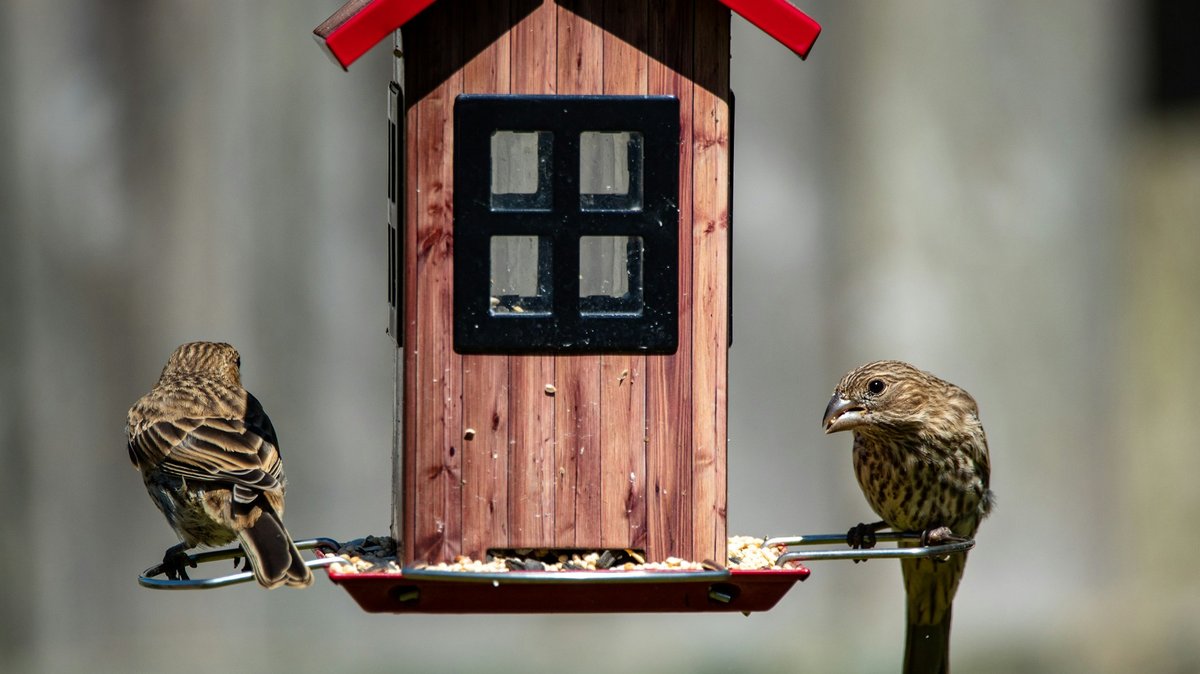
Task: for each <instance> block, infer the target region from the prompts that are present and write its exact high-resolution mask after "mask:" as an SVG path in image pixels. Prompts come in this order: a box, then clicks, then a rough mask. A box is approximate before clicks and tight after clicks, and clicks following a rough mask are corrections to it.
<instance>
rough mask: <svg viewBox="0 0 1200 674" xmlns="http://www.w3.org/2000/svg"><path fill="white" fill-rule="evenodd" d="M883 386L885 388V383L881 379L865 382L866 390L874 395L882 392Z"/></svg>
mask: <svg viewBox="0 0 1200 674" xmlns="http://www.w3.org/2000/svg"><path fill="white" fill-rule="evenodd" d="M885 388H887V384H885V383H884V382H883V380H882V379H872V380H871V381H869V382H867V390H868V391H870V392H871V393H874V394H875V395H879V394H880V393H883V389H885Z"/></svg>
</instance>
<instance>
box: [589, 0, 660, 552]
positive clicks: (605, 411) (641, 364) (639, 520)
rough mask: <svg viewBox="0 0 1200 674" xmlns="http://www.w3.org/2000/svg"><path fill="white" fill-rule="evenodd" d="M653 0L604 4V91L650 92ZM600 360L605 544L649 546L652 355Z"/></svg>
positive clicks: (619, 92) (602, 503) (611, 356)
mask: <svg viewBox="0 0 1200 674" xmlns="http://www.w3.org/2000/svg"><path fill="white" fill-rule="evenodd" d="M650 4H651V3H650V2H649V0H630V1H628V2H606V3H605V4H604V27H605V33H604V49H603V52H604V73H603V77H604V93H605V94H610V95H611V94H639V95H644V94H646V93H648V91H649V72H648V68H649V58H648V56H647V54H646V50H647V48H648V46H649V45H648V35H647V21H648V19H649V13H650ZM600 362H601V365H600V410H601V413H602V416H603V421H602V425H601V429H600V432H601V438H600V453H601V458H600V463H601V475H600V493H601V497H600V500H601V517H600V526H601V529H600V543H601V546H602V547H612V548H626V547H627V548H643V549H644V548H645V545H646V378H645V376H644V375H645V369H646V357H645V356H639V355H604V356H601V361H600Z"/></svg>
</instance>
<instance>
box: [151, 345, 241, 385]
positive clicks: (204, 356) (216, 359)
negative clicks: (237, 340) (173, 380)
mask: <svg viewBox="0 0 1200 674" xmlns="http://www.w3.org/2000/svg"><path fill="white" fill-rule="evenodd" d="M241 365H242V357H241V355H240V354H238V351H237V349H235V348H233V347H232V346H230V345H229V344H226V343H224V342H189V343H187V344H182V345H180V346H179V348H177V349H175V352H174V353H172V354H171V357H170V358H168V359H167V364H166V366H164V367H163V371H162V376H161V377H160V380H161V379H166V378H169V377H174V376H179V375H196V376H201V377H207V378H209V379H215V380H217V381H219V382H222V383H224V384H226V385H229V386H241V385H242V377H241V370H240V368H241Z"/></svg>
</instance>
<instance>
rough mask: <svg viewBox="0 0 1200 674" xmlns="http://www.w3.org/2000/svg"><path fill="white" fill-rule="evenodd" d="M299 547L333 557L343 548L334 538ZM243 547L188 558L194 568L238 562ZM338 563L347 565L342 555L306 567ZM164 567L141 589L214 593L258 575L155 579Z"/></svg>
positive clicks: (149, 574)
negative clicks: (224, 561) (225, 562)
mask: <svg viewBox="0 0 1200 674" xmlns="http://www.w3.org/2000/svg"><path fill="white" fill-rule="evenodd" d="M296 547H297V548H299V549H301V550H312V549H313V548H321V549H322V550H325V551H327V552H330V553H335V552H337V549H338V548H339V547H341V545H340V544H339V543H338V542H337V541H335V540H333V539H332V538H308V539H305V540H302V541H296ZM245 556H246V554H245V553H244V552H242V549H241V547H236V548H229V549H226V550H210V551H208V552H198V553H196V554H194V555H188V561H189V562H191V564H190V566H195V565H197V564H206V563H208V562H216V561H220V560H222V559H237V558H239V557H245ZM338 562H342V563H345V562H346V559H345V558H344V557H340V556H338V555H334V554H329V555H326V556H324V557H322V558H320V559H310V560H308V561H307V562H305V563H304V565H305V566H307V567H308V568H310V569H320V568H324V567H326V566H329V565H330V564H336V563H338ZM162 567H163V565H162V564H161V563H159V564H155V565H154V566H152V567H150V568H148V569H146V570H145V571H143V572H142V575H140V576H138V585H141V586H142V587H148V588H151V589H153V590H212V589H215V588H218V587H226V586H228V585H237V584H238V583H245V582H249V581H251V580H254V574H253V573H251V572H249V571H242V572H239V573H233V574H230V575H228V576H218V577H216V578H197V579H195V580H170V579H168V578H155V577H154V576H161V575H163V568H162Z"/></svg>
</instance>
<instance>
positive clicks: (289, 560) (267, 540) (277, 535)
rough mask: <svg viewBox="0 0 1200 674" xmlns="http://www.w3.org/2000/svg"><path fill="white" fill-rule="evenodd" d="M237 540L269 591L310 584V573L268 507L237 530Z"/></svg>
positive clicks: (277, 517)
mask: <svg viewBox="0 0 1200 674" xmlns="http://www.w3.org/2000/svg"><path fill="white" fill-rule="evenodd" d="M238 541H239V542H240V543H241V544H242V549H243V550H245V552H246V557H247V559H249V560H250V566H251V568H253V569H254V577H255V579H257V580H258V584H259V585H262V586H263V587H265V588H267V589H268V590H269V589H271V588H274V587H278V586H280V585H284V584H286V585H289V586H291V587H308V586H309V585H312V582H313V575H312V571H310V570H309V568H308V567H307V566H305V564H304V558H303V557H301V556H300V550H298V549H297V548H296V544H295V543H293V542H292V537H291V536H290V535H288V532H287V529H285V528H284V527H283V520H282V519H280V517H279V515H277V514H275V511H274V510H272V509H271V508H264V509H263V512H262V515H260V516H259V518H258V520H256V521H255V522H254V524H253V525H251V526H249V527H247V528H245V529H242V530H240V531H239V532H238Z"/></svg>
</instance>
